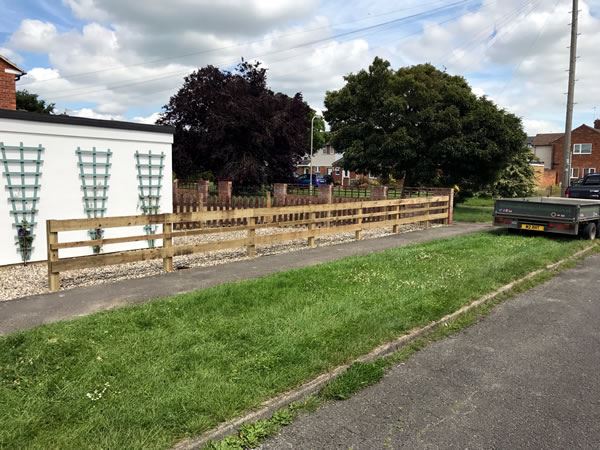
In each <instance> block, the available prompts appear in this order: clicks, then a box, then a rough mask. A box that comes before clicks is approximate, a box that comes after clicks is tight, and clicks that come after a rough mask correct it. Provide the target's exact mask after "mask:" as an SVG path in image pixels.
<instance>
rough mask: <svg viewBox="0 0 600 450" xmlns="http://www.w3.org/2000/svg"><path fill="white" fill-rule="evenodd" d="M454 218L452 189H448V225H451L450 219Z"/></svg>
mask: <svg viewBox="0 0 600 450" xmlns="http://www.w3.org/2000/svg"><path fill="white" fill-rule="evenodd" d="M453 218H454V189H452V188H450V191H449V192H448V221H447V224H448V225H452V219H453Z"/></svg>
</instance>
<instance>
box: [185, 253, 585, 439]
mask: <svg viewBox="0 0 600 450" xmlns="http://www.w3.org/2000/svg"><path fill="white" fill-rule="evenodd" d="M595 246H596V245H595V244H592V245H590V246H589V247H587V248H585V249H583V250H580V251H578V252H576V253H574V254H573V255H570V256H568V257H566V258H564V259H561V260H560V261H557V262H555V263H552V264H549V265H547V266H545V267H543V268H541V269H538V270H534V271H533V272H530V273H528V274H527V275H525V276H523V277H521V278H519V279H517V280H515V281H512V282H510V283H508V284H505V285H504V286H502V287H500V288H498V289H496V290H495V291H493V292H490V293H489V294H486V295H484V296H483V297H480V298H479V299H477V300H474V301H473V302H471V303H469V304H467V305H465V306H463V307H461V308H459V309H458V310H456V311H454V312H453V313H450V314H448V315H446V316H444V317H442V318H440V319H438V320H436V321H433V322H431V323H429V324H427V325H425V326H423V327H421V328H415V329H413V330H411V331H409V332H408V333H407V334H405V335H402V336H400V337H399V338H397V339H395V340H393V341H391V342H387V343H385V344H382V345H380V346H378V347H376V348H375V349H373V350H371V351H370V352H369V353H367V354H366V355H363V356H359V357H358V358H356V359H354V360H353V361H351V362H350V363H347V364H343V365H341V366H338V367H336V368H335V369H333V370H331V371H330V372H327V373H324V374H322V375H319V376H318V377H316V378H314V379H312V380H310V381H308V382H306V383H304V384H303V385H301V386H300V387H298V388H296V389H293V390H291V391H288V392H285V393H283V394H280V395H278V396H277V397H274V398H272V399H270V400H267V401H266V402H264V403H263V404H262V405H261V406H260V407H259V409H257V410H255V411H252V412H250V413H248V414H246V415H245V416H242V417H238V418H236V419H232V420H230V421H228V422H225V423H223V424H221V425H219V426H218V427H217V428H214V429H212V430H210V431H207V432H205V433H204V434H202V435H200V436H199V437H197V438H190V439H185V440H183V441H181V442H179V443H178V444H176V445H175V446H174V447H173V449H174V450H191V449H197V448H202V447H203V446H204V445H206V444H207V443H208V442H209V441H215V440H220V439H223V438H224V437H226V436H228V435H231V434H234V433H235V432H236V431H237V430H238V429H239V428H240V426H242V425H244V424H247V423H250V422H255V421H257V420H260V419H265V418H267V417H270V416H272V415H273V413H275V412H276V411H277V410H279V409H281V408H284V407H286V406H288V405H289V404H291V403H294V402H297V401H299V400H303V399H305V398H306V397H308V396H309V395H312V394H314V393H316V392H318V391H319V390H320V389H321V388H322V387H324V386H325V384H326V383H327V382H329V381H330V380H333V379H334V378H337V377H338V376H340V375H341V374H342V373H344V372H345V371H346V370H347V369H348V368H349V367H350V366H351V365H352V364H354V363H359V362H363V363H364V362H372V361H374V360H376V359H379V358H382V357H385V356H389V355H391V354H393V353H395V352H396V351H398V350H399V349H400V348H401V347H404V346H405V345H407V344H409V343H410V342H412V341H414V340H415V339H417V338H419V337H421V336H423V335H424V334H427V333H429V332H431V331H433V330H434V329H435V328H437V327H438V326H441V325H444V324H445V323H447V322H449V321H451V320H454V319H457V318H458V317H460V316H462V315H464V314H465V313H467V312H469V311H470V310H472V309H475V308H477V307H478V306H481V305H483V304H485V303H486V302H488V301H490V300H493V299H494V298H496V297H498V296H499V295H500V294H503V293H505V292H507V291H510V290H511V289H513V288H514V287H515V286H517V285H519V284H521V283H523V282H525V281H527V280H529V279H531V278H534V277H536V276H537V275H540V274H542V273H544V272H547V271H550V270H553V269H555V268H557V267H560V266H561V265H563V264H565V263H567V262H569V261H573V260H577V259H579V258H580V257H582V256H583V255H585V254H586V253H588V252H590V251H591V250H592V249H594V247H595Z"/></svg>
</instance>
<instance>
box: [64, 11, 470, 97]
mask: <svg viewBox="0 0 600 450" xmlns="http://www.w3.org/2000/svg"><path fill="white" fill-rule="evenodd" d="M475 1H477V0H460V1H457V2H454V3H450V4H448V5H444V6H441V7H437V8H433V9H431V10H428V11H423V12H420V13H416V14H411V15H408V16H404V17H400V18H396V19H392V20H389V21H385V22H381V23H378V24H375V25H369V26H365V27H361V28H358V29H355V30H351V31H347V32H343V33H338V34H335V35H332V36H328V37H325V38H320V39H315V40H312V41H308V42H304V43H301V44H298V45H295V46H292V47H288V48H285V49H281V50H275V51H272V52H268V53H265V54H262V55H255V56H252V57H251V58H248V59H259V58H263V57H265V56H271V55H274V54H279V53H284V52H288V51H291V50H296V49H300V48H306V47H311V46H313V45H315V44H319V43H322V42H328V41H331V40H333V39H337V38H340V37H347V36H351V35H355V34H359V33H364V32H365V31H371V30H378V29H385V27H389V26H391V25H397V24H400V23H403V22H408V21H410V20H412V19H417V18H421V19H423V18H427V17H430V16H433V15H436V14H438V13H440V12H446V11H451V10H453V9H456V8H457V7H460V6H461V5H466V4H469V3H473V2H475ZM188 73H189V69H186V70H177V71H174V72H167V73H164V74H162V75H161V76H158V77H154V78H144V77H142V78H134V79H132V80H139V81H131V82H128V83H125V84H119V85H112V86H103V87H101V88H99V89H96V90H91V91H90V90H89V89H90V86H86V87H84V88H79V89H69V90H66V91H62V92H65V94H63V95H61V94H60V92H61V91H59V95H55V96H53V98H52V99H53V100H54V99H62V98H69V97H74V96H79V95H83V94H91V93H97V92H103V91H106V90H114V89H121V88H125V87H130V86H135V85H139V84H145V83H149V82H153V81H159V80H163V79H166V78H170V77H172V76H176V75H184V74H188ZM97 86H100V85H97ZM92 87H93V86H92Z"/></svg>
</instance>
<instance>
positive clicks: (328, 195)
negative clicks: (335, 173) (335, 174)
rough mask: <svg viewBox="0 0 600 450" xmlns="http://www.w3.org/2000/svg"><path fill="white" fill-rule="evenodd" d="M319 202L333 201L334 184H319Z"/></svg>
mask: <svg viewBox="0 0 600 450" xmlns="http://www.w3.org/2000/svg"><path fill="white" fill-rule="evenodd" d="M319 203H333V185H332V184H325V185H321V186H319Z"/></svg>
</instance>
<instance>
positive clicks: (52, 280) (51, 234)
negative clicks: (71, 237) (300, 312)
mask: <svg viewBox="0 0 600 450" xmlns="http://www.w3.org/2000/svg"><path fill="white" fill-rule="evenodd" d="M46 242H47V246H48V289H50V292H56V291H58V290H59V289H60V274H59V273H58V272H53V271H52V263H53V262H55V261H58V250H53V249H52V244H58V232H56V231H51V227H50V221H49V220H46Z"/></svg>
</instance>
